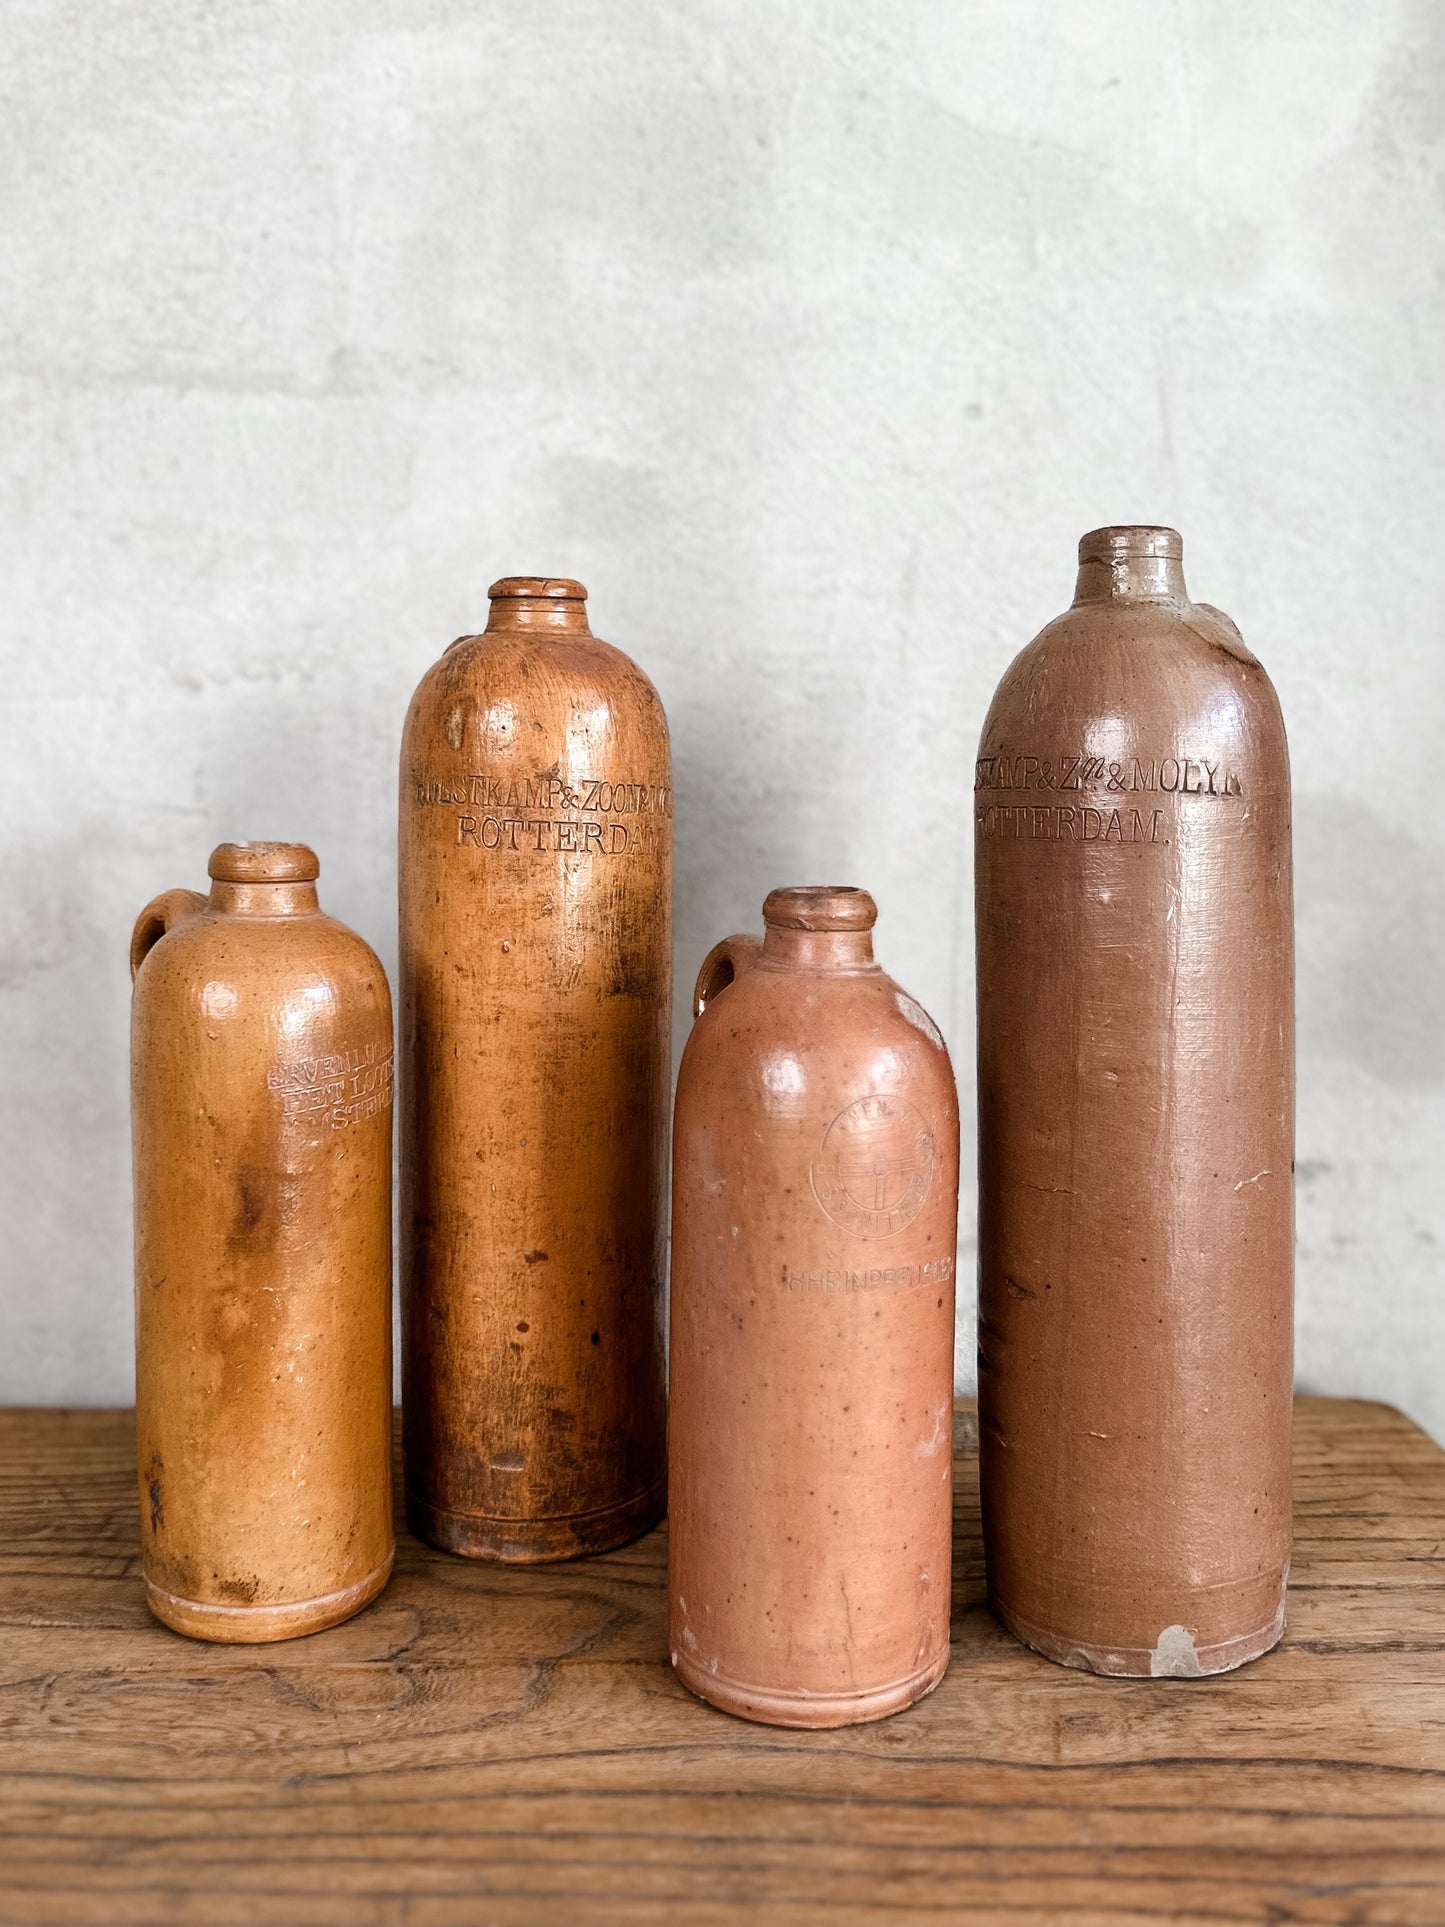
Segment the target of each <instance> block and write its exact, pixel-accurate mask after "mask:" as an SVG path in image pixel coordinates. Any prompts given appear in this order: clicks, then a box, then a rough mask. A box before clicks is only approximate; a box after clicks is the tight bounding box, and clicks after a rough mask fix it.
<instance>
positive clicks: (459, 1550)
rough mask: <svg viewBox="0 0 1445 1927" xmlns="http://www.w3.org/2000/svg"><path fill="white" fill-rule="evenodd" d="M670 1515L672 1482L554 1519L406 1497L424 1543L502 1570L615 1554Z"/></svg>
mask: <svg viewBox="0 0 1445 1927" xmlns="http://www.w3.org/2000/svg"><path fill="white" fill-rule="evenodd" d="M666 1514H667V1480H666V1478H665V1477H664V1478H661V1479H659V1480H657V1481H656V1482H655V1483H654V1484H653V1485H650V1486H648V1487H647V1488H646V1490H645V1491H642V1492H638V1493H634V1494H633V1495H632V1497H631V1498H627V1499H622V1500H620V1501H619V1502H618V1503H616V1504H615V1505H609V1506H600V1507H599V1508H598V1509H597V1510H596V1511H594V1512H574V1513H569V1514H566V1515H564V1516H562V1517H554V1518H550V1519H497V1518H493V1517H491V1516H490V1515H489V1514H487V1513H482V1512H458V1511H456V1510H455V1509H453V1508H452V1507H450V1506H443V1505H438V1504H436V1502H435V1501H434V1500H431V1499H425V1498H423V1497H422V1496H421V1495H420V1494H419V1493H416V1492H412V1491H408V1492H407V1495H406V1522H407V1525H408V1526H409V1527H410V1528H411V1530H412V1531H413V1532H414V1533H415V1534H416V1536H417V1538H418V1539H424V1540H426V1542H427V1544H428V1545H433V1546H437V1547H439V1548H440V1549H441V1551H443V1552H451V1553H455V1554H457V1555H458V1557H460V1558H463V1559H491V1560H495V1561H497V1562H498V1563H499V1564H502V1565H517V1566H534V1565H545V1564H547V1563H549V1562H551V1561H553V1560H562V1559H581V1558H585V1557H586V1556H587V1555H588V1554H590V1553H598V1552H614V1551H616V1549H617V1548H618V1547H619V1546H625V1545H629V1544H630V1543H631V1542H632V1540H634V1539H640V1538H641V1537H642V1535H643V1533H644V1532H650V1531H651V1530H652V1528H653V1527H654V1526H655V1525H656V1524H657V1523H658V1522H659V1521H660V1520H661V1519H663V1518H664V1517H665V1516H666Z"/></svg>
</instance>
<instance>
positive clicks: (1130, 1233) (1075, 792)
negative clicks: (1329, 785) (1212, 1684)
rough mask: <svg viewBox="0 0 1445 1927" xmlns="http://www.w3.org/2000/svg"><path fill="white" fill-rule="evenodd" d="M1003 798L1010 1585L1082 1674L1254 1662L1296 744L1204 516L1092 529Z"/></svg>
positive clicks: (990, 1392) (999, 888)
mask: <svg viewBox="0 0 1445 1927" xmlns="http://www.w3.org/2000/svg"><path fill="white" fill-rule="evenodd" d="M974 803H975V830H976V837H975V846H976V855H977V870H976V879H977V942H978V1102H979V1183H980V1196H979V1417H980V1432H981V1439H980V1450H981V1476H982V1483H983V1512H984V1537H985V1549H986V1555H987V1564H988V1585H989V1594H990V1599H991V1602H992V1605H993V1608H994V1611H995V1612H996V1613H997V1614H998V1616H999V1617H1000V1618H1001V1619H1002V1620H1003V1622H1004V1624H1005V1625H1006V1626H1008V1627H1009V1628H1010V1630H1011V1631H1013V1632H1014V1633H1016V1634H1017V1635H1018V1637H1019V1638H1021V1639H1023V1640H1025V1641H1026V1642H1027V1643H1028V1644H1029V1645H1031V1646H1034V1647H1036V1648H1037V1649H1038V1650H1039V1651H1040V1652H1042V1653H1045V1654H1047V1655H1048V1657H1049V1658H1051V1659H1056V1660H1060V1661H1063V1662H1064V1663H1065V1664H1068V1665H1073V1666H1084V1667H1089V1668H1091V1669H1092V1670H1094V1671H1096V1672H1101V1673H1117V1674H1141V1675H1149V1674H1155V1675H1160V1674H1165V1675H1179V1676H1186V1677H1187V1676H1194V1675H1199V1674H1204V1673H1215V1672H1223V1671H1226V1670H1227V1669H1228V1668H1230V1667H1233V1666H1239V1665H1241V1664H1243V1663H1244V1662H1245V1661H1246V1660H1249V1659H1253V1658H1255V1657H1256V1656H1257V1655H1258V1654H1260V1653H1263V1652H1266V1651H1268V1649H1269V1648H1270V1647H1271V1646H1273V1645H1274V1644H1275V1643H1276V1641H1277V1640H1278V1639H1279V1637H1280V1634H1281V1632H1282V1630H1283V1627H1284V1610H1285V1584H1286V1580H1287V1577H1288V1572H1289V1552H1290V1398H1291V1360H1292V1289H1293V1219H1294V1212H1293V1198H1294V1189H1293V1168H1294V1166H1293V1159H1294V969H1293V922H1292V909H1291V865H1290V784H1289V761H1288V754H1287V751H1286V746H1285V734H1284V727H1283V724H1282V722H1281V719H1280V712H1279V704H1278V702H1277V700H1276V698H1275V694H1274V690H1273V689H1272V687H1271V686H1270V682H1269V678H1268V677H1267V676H1266V675H1265V672H1264V670H1263V669H1262V668H1261V667H1260V665H1259V663H1258V662H1257V661H1256V660H1255V658H1254V657H1253V656H1252V655H1251V654H1250V652H1249V650H1248V649H1246V648H1245V646H1244V643H1243V642H1242V640H1241V639H1240V635H1239V631H1238V630H1237V629H1236V628H1235V626H1234V624H1233V623H1232V622H1231V621H1230V620H1229V619H1228V617H1227V616H1224V615H1221V614H1220V612H1219V611H1218V610H1216V609H1211V608H1209V607H1207V606H1206V605H1204V604H1201V603H1194V602H1191V601H1190V600H1189V597H1188V594H1187V592H1186V590H1185V586H1184V577H1183V569H1182V563H1181V544H1180V540H1179V537H1178V536H1177V535H1176V534H1175V533H1174V531H1173V530H1172V529H1162V528H1108V529H1098V530H1095V531H1094V533H1093V534H1091V535H1086V536H1085V537H1084V539H1083V541H1082V542H1081V543H1080V544H1079V579H1078V589H1077V592H1076V595H1075V598H1074V604H1073V607H1072V608H1071V609H1069V610H1068V611H1067V612H1066V613H1065V614H1064V615H1062V616H1060V617H1059V619H1058V620H1057V621H1055V622H1052V623H1050V624H1049V626H1048V627H1047V628H1046V629H1045V630H1044V631H1043V633H1042V634H1041V635H1040V636H1038V637H1037V638H1036V639H1035V640H1034V641H1033V642H1032V643H1030V644H1029V646H1028V648H1026V649H1025V650H1024V651H1023V652H1022V654H1021V655H1019V656H1018V657H1017V658H1016V659H1015V661H1014V663H1013V664H1012V666H1011V667H1010V668H1009V670H1008V672H1007V674H1006V675H1005V676H1004V678H1003V681H1002V682H1001V684H1000V685H999V689H998V692H997V694H996V696H995V697H994V701H993V706H992V708H991V709H990V711H989V715H988V720H987V722H986V723H985V725H984V730H983V739H982V742H981V744H980V748H979V761H978V766H977V772H976V787H975V796H974Z"/></svg>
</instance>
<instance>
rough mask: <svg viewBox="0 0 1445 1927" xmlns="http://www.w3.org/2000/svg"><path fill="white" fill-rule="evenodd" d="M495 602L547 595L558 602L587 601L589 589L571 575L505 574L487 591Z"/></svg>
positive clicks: (518, 600)
mask: <svg viewBox="0 0 1445 1927" xmlns="http://www.w3.org/2000/svg"><path fill="white" fill-rule="evenodd" d="M487 595H488V597H489V598H490V599H491V600H492V601H493V602H522V601H531V600H533V599H535V598H537V597H542V596H546V597H547V598H549V599H550V600H553V601H557V602H585V601H586V600H587V591H586V589H584V588H583V586H582V584H581V583H580V582H575V581H574V580H573V579H572V577H571V576H570V575H504V576H503V577H502V579H501V580H500V582H494V583H493V584H492V586H491V588H490V589H488V591H487Z"/></svg>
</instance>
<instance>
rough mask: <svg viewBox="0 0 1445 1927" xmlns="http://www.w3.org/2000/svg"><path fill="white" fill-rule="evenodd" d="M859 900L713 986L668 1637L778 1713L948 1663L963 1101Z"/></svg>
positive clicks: (692, 1100) (688, 1069)
mask: <svg viewBox="0 0 1445 1927" xmlns="http://www.w3.org/2000/svg"><path fill="white" fill-rule="evenodd" d="M875 915H876V912H875V910H874V906H873V899H872V898H871V897H870V896H869V895H868V894H867V892H866V891H863V890H851V889H791V890H775V891H774V892H773V893H772V895H771V896H770V897H769V898H768V900H767V902H766V903H765V904H764V906H763V921H764V923H765V925H766V931H767V934H766V936H765V937H764V938H763V941H762V943H761V945H760V944H759V942H758V940H757V938H756V937H732V938H729V939H728V940H727V941H726V942H725V943H722V944H719V945H718V947H717V948H716V949H715V950H714V951H713V952H712V953H711V954H710V956H709V957H708V958H707V960H706V961H705V962H704V964H703V967H702V971H701V974H700V975H699V977H698V982H697V996H696V1003H695V1008H696V1010H697V1013H698V1021H697V1023H696V1025H695V1027H694V1029H693V1032H692V1035H691V1037H690V1038H689V1039H688V1044H687V1049H686V1051H685V1052H684V1053H683V1059H682V1068H681V1072H680V1074H679V1078H678V1088H677V1111H676V1118H675V1123H674V1150H673V1219H672V1224H673V1231H672V1238H673V1243H672V1341H671V1349H672V1374H671V1401H672V1402H671V1420H670V1430H669V1446H668V1456H669V1470H670V1492H671V1511H670V1520H669V1527H668V1530H669V1538H670V1570H669V1580H668V1587H669V1600H670V1643H671V1650H672V1663H673V1665H674V1666H675V1667H676V1668H677V1670H678V1673H679V1674H680V1675H681V1677H682V1680H683V1682H684V1684H685V1685H687V1686H688V1687H690V1688H691V1690H692V1691H693V1692H694V1693H698V1694H700V1695H701V1696H702V1698H704V1699H706V1700H711V1702H712V1703H713V1705H714V1706H719V1707H721V1708H723V1710H724V1711H725V1712H729V1713H737V1714H741V1715H742V1716H743V1717H744V1718H746V1719H752V1720H761V1721H765V1722H767V1723H769V1724H771V1725H774V1726H803V1727H821V1726H845V1725H849V1724H852V1723H854V1722H856V1721H860V1720H873V1719H881V1718H882V1717H883V1716H884V1715H885V1714H888V1713H896V1712H897V1711H898V1710H899V1709H900V1708H901V1707H904V1706H908V1705H910V1704H911V1703H912V1702H913V1701H914V1700H916V1699H918V1698H920V1697H921V1696H922V1695H923V1694H924V1693H927V1692H929V1691H930V1690H931V1689H932V1688H933V1687H934V1686H936V1685H937V1683H938V1681H939V1680H940V1679H941V1678H942V1677H943V1673H944V1670H945V1668H946V1667H947V1665H948V1608H949V1557H950V1546H951V1527H952V1518H951V1504H952V1477H953V1443H952V1441H953V1422H952V1421H953V1266H954V1247H955V1240H956V1236H957V1213H958V1097H957V1093H956V1091H955V1088H954V1082H953V1072H952V1069H951V1068H950V1065H949V1061H948V1053H947V1051H946V1050H945V1048H944V1044H943V1039H942V1038H941V1037H940V1036H939V1034H938V1032H937V1030H936V1029H935V1028H934V1026H933V1024H932V1022H931V1021H930V1020H929V1018H928V1017H927V1015H926V1014H925V1013H924V1011H923V1010H922V1009H920V1007H919V1006H918V1005H917V1004H916V1003H915V1002H914V1001H913V999H912V998H911V997H909V996H906V995H905V994H904V992H903V991H901V990H900V989H899V987H898V985H897V984H896V983H894V982H893V980H892V978H891V977H886V976H885V975H884V974H883V971H882V970H881V969H880V967H879V966H878V965H877V964H876V963H875V962H874V961H873V936H872V931H873V921H874V917H875Z"/></svg>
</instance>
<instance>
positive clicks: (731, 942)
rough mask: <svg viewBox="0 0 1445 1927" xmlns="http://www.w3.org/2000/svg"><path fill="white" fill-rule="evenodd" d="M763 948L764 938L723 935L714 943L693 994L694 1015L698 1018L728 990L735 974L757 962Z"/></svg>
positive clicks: (703, 964)
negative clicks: (714, 1000) (719, 941)
mask: <svg viewBox="0 0 1445 1927" xmlns="http://www.w3.org/2000/svg"><path fill="white" fill-rule="evenodd" d="M762 947H763V940H762V938H761V937H748V936H738V937H724V938H723V940H722V942H721V943H715V944H714V945H713V947H712V949H711V950H709V951H708V953H707V955H706V956H705V957H704V958H703V960H702V969H701V970H699V971H698V973H697V983H696V985H695V987H694V989H693V993H692V1014H693V1020H694V1021H696V1020H697V1019H698V1018H699V1017H701V1015H702V1014H703V1012H704V1011H705V1010H706V1009H707V1007H708V1005H709V1004H710V1003H711V1002H712V1001H713V999H714V998H715V997H717V996H720V995H721V993H722V992H723V991H725V990H726V989H727V987H728V985H729V984H730V983H731V982H732V981H733V979H734V978H735V977H741V976H743V975H744V974H745V973H746V972H747V971H749V970H751V969H752V967H753V965H754V964H755V963H756V962H757V960H758V956H759V953H760V952H761V950H762Z"/></svg>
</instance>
